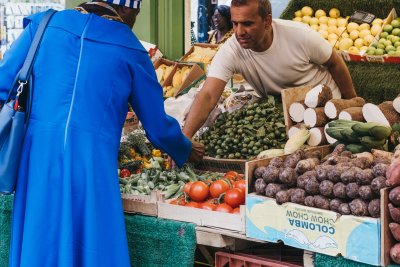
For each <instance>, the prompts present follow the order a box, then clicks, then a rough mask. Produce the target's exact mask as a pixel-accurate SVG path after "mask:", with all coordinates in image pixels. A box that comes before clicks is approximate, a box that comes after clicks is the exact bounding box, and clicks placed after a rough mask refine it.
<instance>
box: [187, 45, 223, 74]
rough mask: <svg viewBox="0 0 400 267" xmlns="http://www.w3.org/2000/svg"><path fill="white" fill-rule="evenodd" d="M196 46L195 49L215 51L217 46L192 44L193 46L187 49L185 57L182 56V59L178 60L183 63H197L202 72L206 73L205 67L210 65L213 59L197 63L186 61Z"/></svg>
mask: <svg viewBox="0 0 400 267" xmlns="http://www.w3.org/2000/svg"><path fill="white" fill-rule="evenodd" d="M196 46H197V47H202V48H211V49H213V50H215V51H217V50H218V47H219V45H216V44H204V43H196V44H193V46H192V47H191V48H190V49H189V51H188V52H187V53H186V54H185V55H183V57H181V59H180V61H184V62H195V63H198V64H199V65H201V66H202V68H203V70H204V71H206V70H207V67H208V65H209V64H210V63H211V61H212V58H213V57H211V58H210V60H209V61H207V62H204V61H203V60H199V61H188V57H189V56H190V54H192V53H193V51H194V49H195V47H196Z"/></svg>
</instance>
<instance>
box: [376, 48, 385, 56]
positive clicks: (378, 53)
mask: <svg viewBox="0 0 400 267" xmlns="http://www.w3.org/2000/svg"><path fill="white" fill-rule="evenodd" d="M383 54H385V50H383V49H380V48H378V49H376V50H375V55H383Z"/></svg>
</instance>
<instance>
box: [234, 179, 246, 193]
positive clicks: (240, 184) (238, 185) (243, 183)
mask: <svg viewBox="0 0 400 267" xmlns="http://www.w3.org/2000/svg"><path fill="white" fill-rule="evenodd" d="M233 187H234V188H239V189H242V191H243V192H244V193H246V181H245V180H239V181H236V182H235V183H234V184H233Z"/></svg>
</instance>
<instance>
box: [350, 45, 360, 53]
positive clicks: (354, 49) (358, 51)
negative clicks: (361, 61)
mask: <svg viewBox="0 0 400 267" xmlns="http://www.w3.org/2000/svg"><path fill="white" fill-rule="evenodd" d="M347 51H348V52H349V53H350V54H354V55H359V54H360V50H358V48H357V47H355V46H350V47H349V49H348V50H347Z"/></svg>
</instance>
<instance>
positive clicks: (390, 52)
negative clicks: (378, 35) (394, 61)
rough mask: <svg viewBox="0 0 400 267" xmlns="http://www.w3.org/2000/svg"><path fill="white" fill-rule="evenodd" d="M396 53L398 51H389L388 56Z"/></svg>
mask: <svg viewBox="0 0 400 267" xmlns="http://www.w3.org/2000/svg"><path fill="white" fill-rule="evenodd" d="M395 53H396V51H393V50H392V51H389V52H388V53H387V54H388V55H389V56H393V55H394V54H395Z"/></svg>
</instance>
